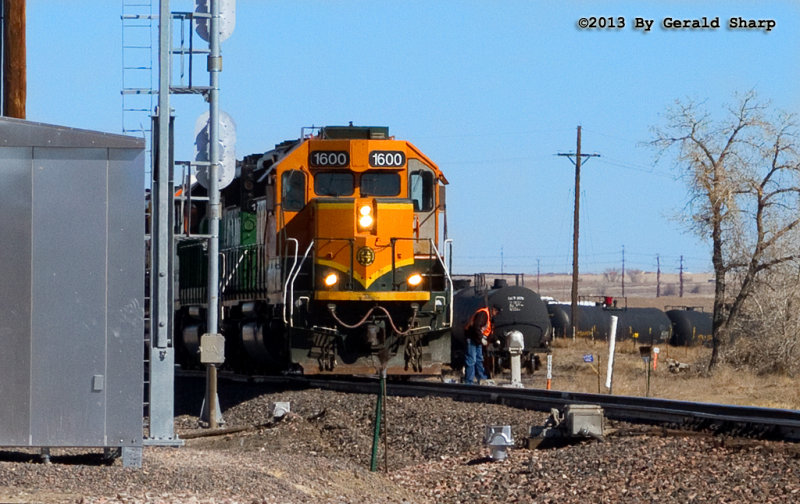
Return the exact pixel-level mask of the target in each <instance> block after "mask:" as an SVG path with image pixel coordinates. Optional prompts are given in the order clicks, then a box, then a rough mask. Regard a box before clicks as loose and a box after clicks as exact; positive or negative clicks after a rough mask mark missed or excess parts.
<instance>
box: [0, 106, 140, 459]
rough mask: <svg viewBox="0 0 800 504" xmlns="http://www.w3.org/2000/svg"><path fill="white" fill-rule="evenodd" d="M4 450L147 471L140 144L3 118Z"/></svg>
mask: <svg viewBox="0 0 800 504" xmlns="http://www.w3.org/2000/svg"><path fill="white" fill-rule="evenodd" d="M0 139H1V140H2V141H1V142H0V188H2V191H3V197H2V198H0V215H2V216H3V218H2V220H0V231H1V232H2V236H3V239H2V240H0V278H2V279H3V281H2V282H0V348H2V352H0V375H1V376H2V379H0V404H4V405H6V407H4V408H0V446H4V447H22V446H26V447H41V448H54V447H104V448H122V454H123V464H125V465H137V464H141V446H142V434H143V433H142V405H143V359H142V356H143V351H144V278H145V277H144V259H145V247H144V245H145V242H144V218H145V213H144V209H145V205H144V201H145V198H144V141H143V140H141V139H136V138H131V137H125V136H121V135H109V134H105V133H99V132H94V131H86V130H77V129H73V128H65V127H60V126H52V125H47V124H40V123H34V122H29V121H23V120H18V119H10V118H0Z"/></svg>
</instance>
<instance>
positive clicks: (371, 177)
mask: <svg viewBox="0 0 800 504" xmlns="http://www.w3.org/2000/svg"><path fill="white" fill-rule="evenodd" d="M398 194H400V174H399V173H387V172H384V171H374V172H365V173H363V174H362V175H361V196H397V195H398Z"/></svg>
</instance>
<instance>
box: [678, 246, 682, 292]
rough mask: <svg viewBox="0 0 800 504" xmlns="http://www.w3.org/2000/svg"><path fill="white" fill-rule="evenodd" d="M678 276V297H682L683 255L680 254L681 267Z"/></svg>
mask: <svg viewBox="0 0 800 504" xmlns="http://www.w3.org/2000/svg"><path fill="white" fill-rule="evenodd" d="M678 278H679V280H680V285H681V286H680V291H679V295H680V297H683V256H681V268H680V275H679V277H678Z"/></svg>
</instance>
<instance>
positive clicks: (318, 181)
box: [314, 172, 354, 196]
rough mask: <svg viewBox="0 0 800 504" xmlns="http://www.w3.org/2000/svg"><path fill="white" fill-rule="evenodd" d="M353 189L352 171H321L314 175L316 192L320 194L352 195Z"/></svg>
mask: <svg viewBox="0 0 800 504" xmlns="http://www.w3.org/2000/svg"><path fill="white" fill-rule="evenodd" d="M353 191H354V184H353V174H352V173H349V172H320V173H317V175H316V176H315V177H314V192H315V193H317V195H318V196H350V195H352V194H353Z"/></svg>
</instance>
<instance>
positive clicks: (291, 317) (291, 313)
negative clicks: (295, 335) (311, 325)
mask: <svg viewBox="0 0 800 504" xmlns="http://www.w3.org/2000/svg"><path fill="white" fill-rule="evenodd" d="M312 248H314V240H311V243H309V244H308V248H307V249H306V253H305V254H303V258H302V259H301V260H300V264H298V265H297V268H295V270H294V274H293V275H292V278H291V282H290V283H289V287H290V289H291V292H290V294H289V301H291V303H290V304H289V327H294V282H295V280H297V276H298V275H299V274H300V270H301V269H303V263H305V262H306V259H308V253H309V252H311V249H312ZM283 309H284V312H285V311H286V300H285V299H284V302H283Z"/></svg>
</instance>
